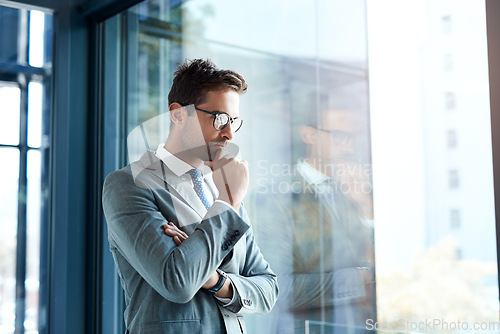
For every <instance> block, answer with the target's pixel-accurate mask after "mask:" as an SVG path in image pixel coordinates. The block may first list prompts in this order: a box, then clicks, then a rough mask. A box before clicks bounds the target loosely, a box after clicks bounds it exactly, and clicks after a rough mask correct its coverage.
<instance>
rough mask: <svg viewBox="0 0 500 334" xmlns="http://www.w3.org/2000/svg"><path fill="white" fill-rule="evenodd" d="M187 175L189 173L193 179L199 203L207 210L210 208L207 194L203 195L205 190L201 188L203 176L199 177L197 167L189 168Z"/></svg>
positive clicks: (199, 173)
mask: <svg viewBox="0 0 500 334" xmlns="http://www.w3.org/2000/svg"><path fill="white" fill-rule="evenodd" d="M189 175H191V179H193V184H194V191H195V192H196V195H198V197H199V198H200V200H201V203H203V205H204V206H205V208H206V209H207V210H208V208H210V203H209V202H208V199H207V196H206V195H205V191H204V190H203V178H202V177H201V172H200V170H199V169H191V170H190V171H189Z"/></svg>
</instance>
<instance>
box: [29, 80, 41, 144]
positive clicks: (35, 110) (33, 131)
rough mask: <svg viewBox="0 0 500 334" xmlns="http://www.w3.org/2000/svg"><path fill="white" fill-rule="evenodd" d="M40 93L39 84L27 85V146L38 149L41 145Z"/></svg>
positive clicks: (31, 83)
mask: <svg viewBox="0 0 500 334" xmlns="http://www.w3.org/2000/svg"><path fill="white" fill-rule="evenodd" d="M42 93H43V86H42V84H41V83H39V82H30V83H29V85H28V146H30V147H40V145H41V144H42V104H43V100H42Z"/></svg>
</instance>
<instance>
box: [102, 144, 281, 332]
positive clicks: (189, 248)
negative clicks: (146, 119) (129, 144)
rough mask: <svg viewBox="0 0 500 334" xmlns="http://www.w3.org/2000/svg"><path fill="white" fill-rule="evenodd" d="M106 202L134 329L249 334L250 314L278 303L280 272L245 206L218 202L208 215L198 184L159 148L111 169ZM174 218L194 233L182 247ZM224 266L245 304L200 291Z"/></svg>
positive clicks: (128, 321)
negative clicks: (172, 166) (169, 227)
mask: <svg viewBox="0 0 500 334" xmlns="http://www.w3.org/2000/svg"><path fill="white" fill-rule="evenodd" d="M103 208H104V213H105V216H106V221H107V224H108V239H109V243H110V249H111V252H112V254H113V257H114V260H115V263H116V267H117V270H118V273H119V275H120V279H121V284H122V287H123V290H124V292H125V300H126V304H127V308H126V310H125V323H126V326H127V329H128V330H129V331H130V333H132V334H136V333H141V334H150V333H189V334H191V333H216V334H220V333H226V331H227V333H245V332H246V331H245V324H244V322H243V316H242V315H243V314H244V313H267V312H269V311H270V310H271V308H272V307H273V306H274V304H275V302H276V299H277V296H278V285H277V280H276V275H275V274H274V273H273V272H272V271H271V269H270V267H269V264H268V263H267V262H266V261H265V260H264V258H263V256H262V254H261V252H260V250H259V248H258V247H257V245H256V243H255V240H254V235H253V232H252V229H251V226H250V223H249V221H248V216H247V214H246V212H245V210H244V209H243V208H242V210H241V211H240V215H238V214H237V213H236V212H235V211H234V210H232V209H228V207H227V206H226V205H224V204H222V203H217V202H216V203H214V205H213V206H212V207H211V208H210V209H209V210H208V212H207V213H206V214H204V213H205V211H206V210H205V209H204V208H203V204H202V203H201V201H200V200H199V199H198V197H197V195H196V193H195V192H194V190H193V189H192V187H191V186H190V185H189V184H188V183H187V182H185V181H184V180H182V179H181V178H179V177H177V176H176V175H175V174H174V173H173V172H171V171H170V170H169V169H168V168H167V167H166V166H165V164H163V163H162V162H161V160H159V159H158V158H157V157H156V156H155V155H154V153H152V152H146V153H145V154H144V155H143V156H142V158H141V159H140V160H139V161H136V162H134V163H132V164H130V165H128V166H126V167H124V168H122V169H120V170H118V171H115V172H113V173H110V174H109V175H108V177H107V178H106V181H105V182H104V188H103ZM240 216H241V217H240ZM167 222H174V223H175V224H176V225H177V226H179V227H180V228H181V229H182V230H184V231H185V232H186V233H188V234H189V238H188V239H186V240H185V241H184V242H183V243H182V244H181V245H180V246H179V247H177V246H176V245H175V243H174V242H173V240H172V239H171V238H170V237H168V236H166V235H165V234H164V232H163V229H162V228H161V226H162V225H163V224H165V223H167ZM217 268H220V269H222V270H223V271H225V272H227V273H228V275H229V277H230V278H231V281H232V282H233V286H234V288H235V289H236V290H237V292H238V295H239V296H240V300H239V301H238V303H237V305H233V306H230V307H224V306H222V304H221V303H220V302H219V301H218V300H217V299H216V298H215V297H214V296H213V295H211V294H210V293H207V292H206V291H204V290H200V287H201V286H202V285H203V284H204V283H205V282H206V281H207V280H208V278H209V277H210V276H211V275H212V273H213V272H214V271H215V270H216V269H217Z"/></svg>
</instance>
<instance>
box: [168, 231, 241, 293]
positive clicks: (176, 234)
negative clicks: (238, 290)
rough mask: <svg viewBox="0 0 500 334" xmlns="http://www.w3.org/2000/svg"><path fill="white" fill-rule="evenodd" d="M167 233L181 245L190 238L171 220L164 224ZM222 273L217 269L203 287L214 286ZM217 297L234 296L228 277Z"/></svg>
mask: <svg viewBox="0 0 500 334" xmlns="http://www.w3.org/2000/svg"><path fill="white" fill-rule="evenodd" d="M162 228H163V230H164V231H165V234H166V235H168V236H169V237H171V238H172V240H173V241H174V242H175V244H176V245H177V246H180V245H181V244H182V242H183V241H184V240H186V239H187V238H188V235H187V234H186V232H184V231H182V230H180V229H179V228H178V227H177V226H175V225H174V223H172V222H170V223H168V224H163V226H162ZM219 278H220V275H219V273H218V272H217V271H215V272H214V273H213V274H212V276H210V278H209V279H208V281H206V282H205V284H203V285H202V288H203V289H211V288H213V287H214V286H215V285H216V284H217V282H218V281H219ZM215 296H216V297H219V298H229V299H232V298H233V285H232V284H231V279H230V278H229V279H227V280H226V281H225V282H224V285H223V286H222V288H221V289H220V290H219V291H217V293H216V294H215Z"/></svg>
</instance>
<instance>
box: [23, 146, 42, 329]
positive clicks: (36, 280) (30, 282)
mask: <svg viewBox="0 0 500 334" xmlns="http://www.w3.org/2000/svg"><path fill="white" fill-rule="evenodd" d="M41 167H42V166H41V154H40V151H38V150H29V151H28V171H27V177H28V185H27V191H26V193H27V199H26V205H27V208H26V209H27V220H26V231H27V232H26V233H27V239H26V281H25V287H26V315H25V317H26V319H25V321H24V328H25V333H26V334H28V333H32V334H35V333H38V291H39V285H40V269H39V268H40V217H41V216H40V213H41V212H40V211H41V196H42V191H41V171H42V168H41Z"/></svg>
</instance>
